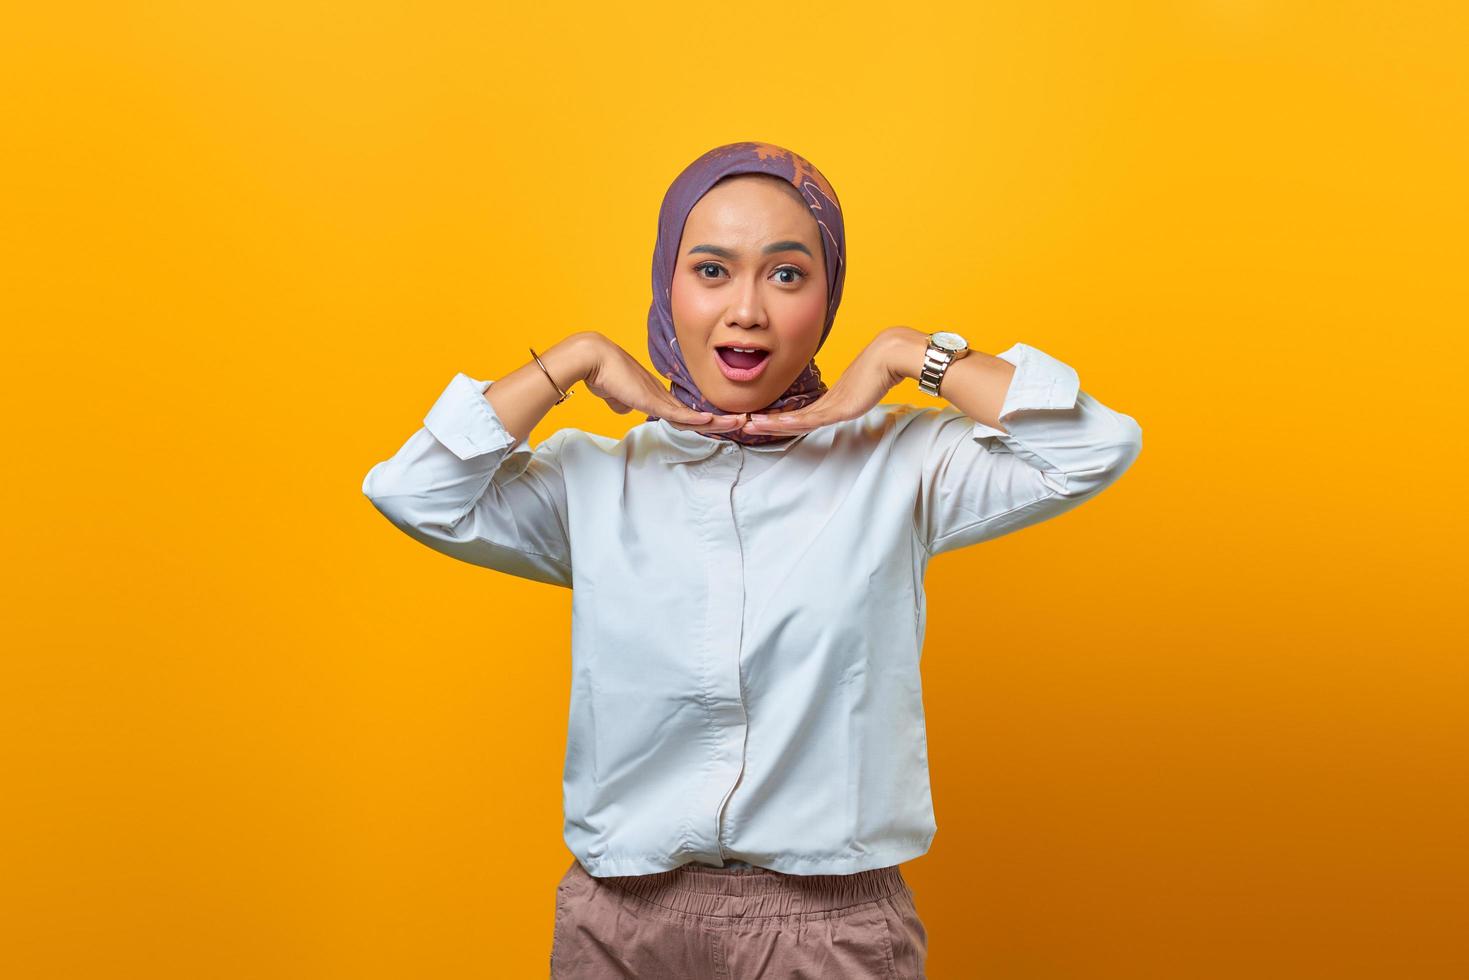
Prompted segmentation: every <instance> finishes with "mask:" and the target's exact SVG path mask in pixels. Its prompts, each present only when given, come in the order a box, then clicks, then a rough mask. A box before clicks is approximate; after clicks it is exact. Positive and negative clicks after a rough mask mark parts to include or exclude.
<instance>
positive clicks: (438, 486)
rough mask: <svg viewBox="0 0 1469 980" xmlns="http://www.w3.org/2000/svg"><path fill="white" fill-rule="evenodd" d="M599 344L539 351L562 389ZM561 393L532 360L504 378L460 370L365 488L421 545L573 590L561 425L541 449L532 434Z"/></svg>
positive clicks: (574, 343) (569, 343) (578, 341)
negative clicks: (530, 439) (532, 442)
mask: <svg viewBox="0 0 1469 980" xmlns="http://www.w3.org/2000/svg"><path fill="white" fill-rule="evenodd" d="M592 348H593V344H592V342H591V341H590V340H589V339H588V337H587V336H586V335H583V334H575V335H573V336H571V337H568V338H567V339H566V340H564V341H562V342H561V343H559V344H556V345H555V346H554V347H551V348H549V349H548V350H546V351H545V352H544V353H542V354H541V361H542V363H544V364H545V365H546V368H547V370H548V371H550V372H551V376H552V377H553V378H555V379H556V382H557V383H558V384H560V385H561V387H562V388H563V389H569V388H570V387H571V385H572V384H573V383H575V382H576V381H580V380H583V379H584V378H585V377H586V376H587V373H588V371H589V370H590V368H591V364H592V354H593V349H592ZM558 397H560V396H558V395H557V393H556V389H555V388H553V387H552V386H551V383H550V382H549V381H547V380H546V376H545V374H544V373H543V372H542V371H541V369H540V367H539V366H538V365H537V364H536V363H535V361H534V360H531V361H528V363H527V364H525V365H523V366H522V367H520V368H518V369H517V370H515V371H513V372H511V373H510V374H507V375H505V376H504V377H503V378H501V379H500V380H498V381H477V380H475V379H473V378H471V377H469V376H468V375H465V374H458V375H455V377H454V379H453V380H452V381H450V382H449V385H448V387H447V388H445V389H444V391H443V393H442V394H441V395H440V396H439V398H438V400H437V401H436V402H435V403H434V405H433V407H432V408H431V409H430V410H429V412H428V414H427V415H426V416H425V417H424V420H423V423H424V424H423V428H421V429H419V430H418V431H417V432H415V433H414V434H413V435H412V436H410V437H409V438H408V441H407V442H405V443H404V444H403V446H402V447H401V448H400V449H399V450H398V451H397V452H396V453H395V454H394V455H393V456H392V457H391V458H389V459H387V460H384V461H383V462H380V463H378V464H377V465H375V466H373V467H372V469H371V470H369V471H368V473H367V476H366V478H365V479H364V480H363V482H362V492H363V493H364V494H365V495H366V496H367V498H368V499H369V500H370V501H372V504H373V506H374V507H376V508H377V509H378V511H379V512H381V513H382V514H383V516H385V517H386V518H388V520H389V521H391V522H392V523H393V524H394V525H395V526H397V527H398V528H399V529H400V530H402V531H403V532H404V533H406V534H407V535H408V536H409V537H412V538H413V539H415V540H416V541H419V542H420V543H422V544H424V545H427V546H428V547H430V548H433V549H434V550H436V551H440V552H443V553H444V554H447V555H450V556H452V557H454V558H458V559H460V560H461V561H465V562H469V563H470V564H473V565H480V566H483V567H485V568H493V569H495V570H497V571H501V572H505V573H507V574H510V575H516V576H519V577H521V578H527V579H533V580H535V581H538V582H546V583H549V584H552V585H560V586H564V587H567V588H569V587H570V586H571V580H572V575H571V542H570V539H569V536H568V534H567V530H566V485H565V481H564V478H563V474H562V471H561V465H560V455H559V453H560V449H561V446H562V443H563V441H564V438H565V435H566V432H567V430H560V431H558V432H557V433H555V434H554V435H552V436H551V437H550V438H549V439H547V440H546V441H545V442H543V443H541V444H540V445H539V446H538V447H536V448H535V449H534V450H532V449H531V447H530V445H529V443H528V442H527V441H526V440H527V438H528V436H529V433H530V432H531V431H532V430H533V429H534V428H535V426H536V425H537V424H538V423H539V422H540V421H541V419H542V418H543V417H544V416H545V415H546V413H547V412H548V411H550V409H551V406H552V405H553V404H555V402H556V400H557V398H558Z"/></svg>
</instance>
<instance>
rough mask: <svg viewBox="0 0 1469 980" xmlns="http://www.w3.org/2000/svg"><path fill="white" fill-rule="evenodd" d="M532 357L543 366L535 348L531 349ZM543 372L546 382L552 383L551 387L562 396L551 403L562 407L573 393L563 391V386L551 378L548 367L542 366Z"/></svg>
mask: <svg viewBox="0 0 1469 980" xmlns="http://www.w3.org/2000/svg"><path fill="white" fill-rule="evenodd" d="M530 356H531V357H534V358H535V359H536V363H537V364H541V356H540V355H539V354H537V353H536V349H535V348H534V347H532V348H530ZM541 370H542V371H543V372H545V375H546V380H547V381H549V382H551V387H552V388H555V389H556V394H558V395H560V396H561V397H560V398H558V399H556V400H555V401H554V402H552V403H551V404H552V405H553V406H555V405H560V404H561V403H562V402H564V401H566V399H568V398H570V397H571V392H569V391H562V390H561V386H560V385H558V384H557V383H556V379H555V378H553V377H551V372H550V371H547V370H546V365H544V364H541Z"/></svg>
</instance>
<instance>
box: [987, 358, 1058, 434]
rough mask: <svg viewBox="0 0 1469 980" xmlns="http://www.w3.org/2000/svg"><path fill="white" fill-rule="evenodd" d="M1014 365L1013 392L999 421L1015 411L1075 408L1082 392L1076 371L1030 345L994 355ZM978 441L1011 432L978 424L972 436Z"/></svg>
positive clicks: (1011, 389)
mask: <svg viewBox="0 0 1469 980" xmlns="http://www.w3.org/2000/svg"><path fill="white" fill-rule="evenodd" d="M995 356H996V357H998V358H1001V359H1002V360H1006V361H1009V362H1010V363H1011V364H1013V365H1015V374H1014V375H1013V376H1012V377H1011V378H1010V389H1009V390H1008V391H1007V392H1006V393H1005V402H1004V404H1002V405H1001V406H1000V421H1001V422H1003V421H1005V418H1006V417H1007V416H1009V415H1011V414H1012V413H1014V412H1020V411H1030V410H1032V409H1037V408H1075V407H1076V396H1077V393H1078V392H1079V391H1080V390H1081V379H1080V377H1079V376H1078V375H1077V373H1076V369H1075V368H1073V367H1072V366H1071V365H1069V364H1066V363H1065V362H1063V361H1059V360H1057V359H1056V358H1054V357H1052V356H1051V355H1049V354H1047V353H1046V352H1044V351H1041V350H1037V349H1036V348H1034V347H1032V346H1030V345H1029V344H1015V345H1014V346H1012V347H1011V348H1010V349H1009V350H1006V351H1002V352H1000V353H999V354H996V355H995ZM971 435H973V437H974V438H976V439H986V438H989V437H991V436H1000V437H1002V438H1003V437H1006V436H1009V435H1010V433H1008V432H1005V431H1003V430H1001V429H997V428H995V427H994V426H992V425H985V424H984V423H983V422H975V423H974V429H973V431H972V433H971Z"/></svg>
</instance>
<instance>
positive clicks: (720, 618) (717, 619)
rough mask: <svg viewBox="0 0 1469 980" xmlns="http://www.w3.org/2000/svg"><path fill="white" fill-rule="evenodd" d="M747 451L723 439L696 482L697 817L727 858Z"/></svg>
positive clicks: (743, 722)
mask: <svg viewBox="0 0 1469 980" xmlns="http://www.w3.org/2000/svg"><path fill="white" fill-rule="evenodd" d="M743 467H744V451H743V450H742V449H741V448H740V447H739V446H736V445H734V444H733V443H725V444H724V445H723V446H721V447H720V448H719V450H717V451H716V452H715V453H714V454H713V455H712V456H710V457H709V459H708V460H706V461H705V462H704V464H703V467H702V469H701V472H700V477H701V479H700V485H701V488H702V493H701V496H702V497H703V504H704V506H703V508H702V509H703V512H704V526H705V536H704V537H705V545H706V547H705V562H706V570H707V575H708V581H709V592H708V594H709V617H708V626H707V629H708V632H707V634H706V638H707V642H706V644H705V651H706V654H707V657H708V659H707V662H706V664H705V665H704V666H705V670H704V675H705V678H706V694H707V702H706V703H707V707H708V714H707V717H708V719H709V725H710V731H709V744H710V747H711V755H710V759H709V765H710V771H711V778H710V783H709V785H710V793H709V795H708V796H707V797H705V802H704V804H703V808H704V812H703V813H701V814H698V815H697V817H698V820H697V821H696V825H697V826H698V827H699V829H700V831H701V833H700V834H699V836H700V837H701V838H702V837H703V836H704V834H706V833H707V835H708V836H707V841H706V840H701V841H700V844H701V846H703V847H705V848H707V851H708V853H709V855H710V856H711V857H713V858H714V859H716V860H718V861H720V862H721V863H722V862H723V861H724V860H725V858H726V854H725V844H726V835H725V833H724V826H723V820H724V813H725V809H726V806H727V805H728V803H729V798H730V796H731V795H732V794H733V793H734V790H735V787H736V786H737V785H738V784H739V780H740V777H741V775H743V773H744V764H745V736H746V732H747V726H748V718H747V715H746V712H745V700H744V691H743V687H742V684H741V680H740V655H741V652H742V646H743V641H744V636H743V633H744V619H745V558H744V547H743V543H742V542H741V540H740V532H739V526H738V523H737V521H736V517H735V510H734V488H735V485H736V484H737V483H738V482H739V477H740V473H741V471H742V470H743Z"/></svg>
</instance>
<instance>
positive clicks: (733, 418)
mask: <svg viewBox="0 0 1469 980" xmlns="http://www.w3.org/2000/svg"><path fill="white" fill-rule="evenodd" d="M668 424H669V425H671V426H673V427H674V428H675V429H686V430H688V431H691V432H735V431H737V430H738V429H739V428H740V427H741V426H743V425H744V424H745V417H744V416H743V415H715V416H714V417H713V418H712V419H711V420H710V421H708V422H700V423H695V424H692V425H690V424H686V423H682V422H673V421H670V422H669V423H668Z"/></svg>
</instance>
